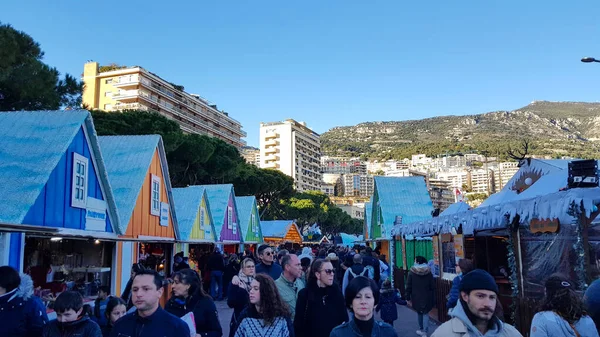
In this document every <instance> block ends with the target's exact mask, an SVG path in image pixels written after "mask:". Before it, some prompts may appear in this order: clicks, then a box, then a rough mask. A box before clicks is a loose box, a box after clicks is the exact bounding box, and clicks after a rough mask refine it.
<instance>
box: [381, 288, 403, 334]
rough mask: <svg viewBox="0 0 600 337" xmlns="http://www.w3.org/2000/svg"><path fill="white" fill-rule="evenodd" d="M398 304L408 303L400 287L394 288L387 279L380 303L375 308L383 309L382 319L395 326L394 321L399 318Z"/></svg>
mask: <svg viewBox="0 0 600 337" xmlns="http://www.w3.org/2000/svg"><path fill="white" fill-rule="evenodd" d="M396 304H400V305H406V301H405V300H403V299H402V297H401V296H400V293H399V292H398V289H392V282H391V281H390V280H389V279H387V280H385V281H383V285H382V287H381V290H380V295H379V304H377V307H376V308H375V310H376V311H381V320H382V321H384V322H386V323H387V324H389V325H391V326H394V321H395V320H397V319H398V311H397V310H396Z"/></svg>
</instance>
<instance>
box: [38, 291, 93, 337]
mask: <svg viewBox="0 0 600 337" xmlns="http://www.w3.org/2000/svg"><path fill="white" fill-rule="evenodd" d="M54 311H55V312H56V320H54V321H52V322H50V323H49V324H48V325H47V326H46V327H45V329H44V335H43V337H67V336H81V337H102V333H101V332H100V327H99V326H98V324H96V322H94V321H92V320H91V319H90V318H89V317H88V316H86V315H84V314H83V297H81V295H80V294H79V293H78V292H76V291H65V292H64V293H62V294H60V295H59V296H58V297H57V298H56V301H55V302H54Z"/></svg>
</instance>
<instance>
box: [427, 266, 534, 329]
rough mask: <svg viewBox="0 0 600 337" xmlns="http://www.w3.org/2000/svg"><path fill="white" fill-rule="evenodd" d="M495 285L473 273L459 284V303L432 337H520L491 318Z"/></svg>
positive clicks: (480, 273)
mask: <svg viewBox="0 0 600 337" xmlns="http://www.w3.org/2000/svg"><path fill="white" fill-rule="evenodd" d="M497 300H498V285H497V284H496V281H495V280H494V278H493V277H492V275H490V274H489V273H488V272H486V271H485V270H481V269H475V270H473V271H471V272H470V273H468V274H466V275H465V276H463V279H462V281H461V282H460V301H459V303H458V304H457V305H456V307H455V308H454V309H453V310H452V312H451V313H450V316H452V319H450V320H449V321H448V322H446V323H444V324H442V325H441V326H440V327H439V328H437V330H435V332H434V333H433V335H431V336H432V337H481V336H494V337H523V336H522V335H521V334H520V333H519V331H517V329H515V328H514V327H513V326H512V325H509V324H506V323H503V322H502V321H500V320H499V319H498V317H496V316H495V315H494V311H495V309H496V301H497Z"/></svg>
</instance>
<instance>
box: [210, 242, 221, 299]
mask: <svg viewBox="0 0 600 337" xmlns="http://www.w3.org/2000/svg"><path fill="white" fill-rule="evenodd" d="M208 271H209V272H210V296H212V298H214V299H215V301H220V300H222V299H223V272H224V271H225V261H224V260H223V255H221V252H220V251H219V248H215V252H214V253H213V254H212V255H211V256H210V259H208ZM217 288H218V292H217Z"/></svg>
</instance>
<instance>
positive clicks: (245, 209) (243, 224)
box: [235, 195, 260, 240]
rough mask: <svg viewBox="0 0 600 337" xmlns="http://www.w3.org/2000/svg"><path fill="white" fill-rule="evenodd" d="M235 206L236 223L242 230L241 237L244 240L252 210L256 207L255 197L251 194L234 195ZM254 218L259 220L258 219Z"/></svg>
mask: <svg viewBox="0 0 600 337" xmlns="http://www.w3.org/2000/svg"><path fill="white" fill-rule="evenodd" d="M235 206H236V207H237V211H238V223H239V224H240V228H241V230H242V238H243V239H244V240H245V239H246V235H247V234H248V225H249V224H250V219H251V218H252V212H254V209H255V207H256V197H255V196H253V195H251V196H248V197H235ZM256 220H257V221H260V220H259V219H256ZM259 228H260V225H259Z"/></svg>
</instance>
